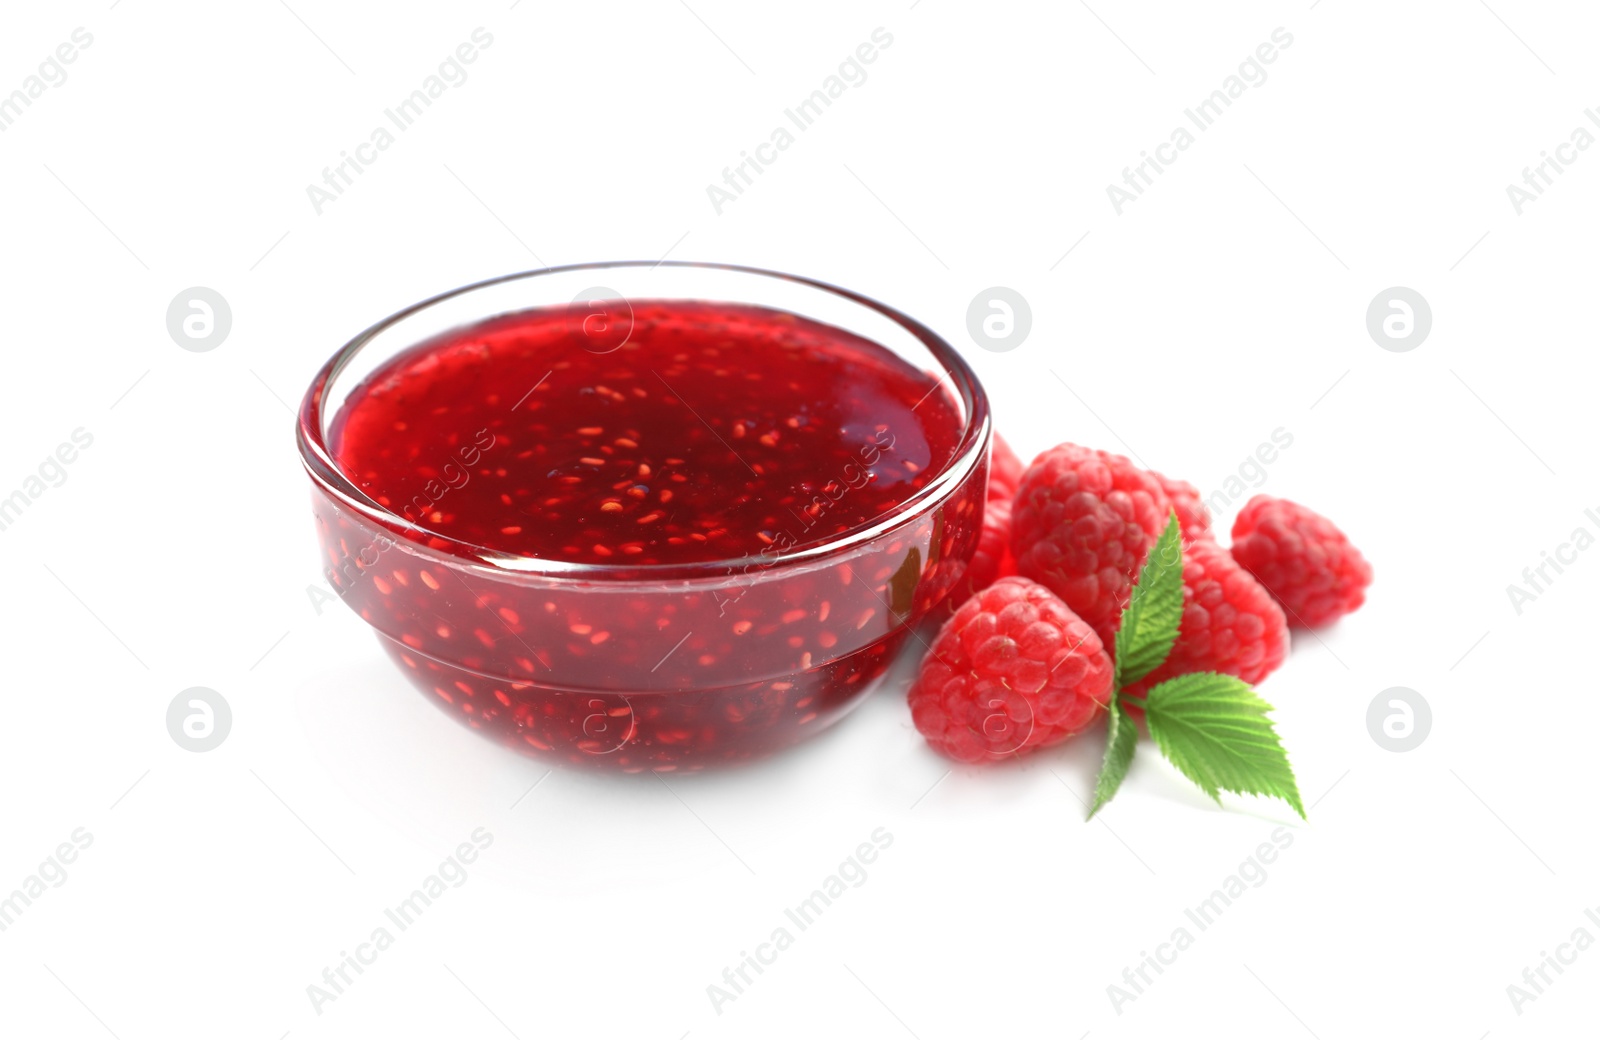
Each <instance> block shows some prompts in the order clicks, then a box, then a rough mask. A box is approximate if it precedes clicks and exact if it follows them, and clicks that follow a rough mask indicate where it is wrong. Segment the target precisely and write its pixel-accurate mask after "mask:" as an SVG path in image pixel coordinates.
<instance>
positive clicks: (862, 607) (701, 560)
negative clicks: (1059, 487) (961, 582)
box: [316, 301, 985, 771]
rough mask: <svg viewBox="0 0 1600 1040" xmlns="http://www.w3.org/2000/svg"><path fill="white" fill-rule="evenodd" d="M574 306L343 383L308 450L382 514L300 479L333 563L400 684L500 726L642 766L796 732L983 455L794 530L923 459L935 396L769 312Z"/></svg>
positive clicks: (953, 437)
mask: <svg viewBox="0 0 1600 1040" xmlns="http://www.w3.org/2000/svg"><path fill="white" fill-rule="evenodd" d="M620 306H622V307H627V306H628V305H626V304H621V305H620ZM585 317H592V316H586V315H578V316H577V318H576V322H577V323H576V324H575V316H574V314H573V312H572V311H571V310H570V309H568V308H549V309H543V310H533V311H524V312H521V313H517V314H512V315H506V316H502V317H499V318H495V319H492V320H490V321H487V322H483V323H481V324H478V325H474V326H471V327H468V328H464V329H457V330H454V331H452V332H450V333H448V334H446V335H444V336H441V337H439V338H436V339H434V340H432V341H429V342H426V343H423V344H420V345H418V346H416V347H413V348H411V349H409V350H407V351H405V352H403V353H401V354H400V355H398V356H396V357H395V358H394V359H392V360H391V361H389V362H387V363H386V364H385V365H383V366H382V367H381V368H379V369H378V370H376V371H375V372H373V373H372V374H371V375H370V376H368V377H367V379H366V380H364V381H363V382H362V384H361V385H360V386H359V387H357V388H356V389H355V390H354V391H353V392H352V393H351V394H350V396H349V397H348V399H347V400H346V401H345V403H344V405H343V407H342V408H341V409H340V411H339V412H338V414H337V416H336V417H335V418H334V421H333V423H332V425H331V427H330V431H329V433H330V436H329V447H330V450H331V452H332V455H333V457H334V459H335V460H336V462H337V463H338V465H339V467H340V469H341V470H343V471H344V473H345V474H346V475H347V476H348V477H349V478H350V480H351V481H353V482H354V483H355V484H356V486H357V487H359V488H360V489H361V490H362V491H363V492H364V493H365V494H366V495H367V496H368V497H369V498H371V499H372V500H373V501H374V502H376V503H377V504H378V505H380V506H382V507H383V509H384V510H386V511H388V513H390V514H393V515H394V516H395V517H401V518H404V519H403V520H397V519H389V520H388V521H387V522H384V523H382V524H381V526H380V525H379V524H377V523H374V521H373V520H371V519H369V518H367V517H364V516H362V515H361V514H359V513H358V512H356V511H354V510H352V509H350V508H348V507H346V506H343V505H340V504H338V503H336V502H335V500H334V499H332V498H331V497H329V496H327V495H326V494H324V493H322V492H320V491H319V492H318V494H317V496H316V507H317V512H318V518H319V523H320V526H321V529H322V535H323V543H324V547H325V548H326V550H327V554H328V561H329V568H328V574H329V580H330V581H331V582H332V583H333V584H334V586H335V587H336V588H337V589H338V590H339V592H340V595H341V596H342V597H344V598H345V599H346V600H347V601H348V602H350V603H351V605H352V606H354V607H355V608H356V609H357V610H358V611H359V612H360V613H361V615H362V617H363V618H365V619H366V620H367V621H369V622H370V623H372V624H373V625H374V626H375V627H376V628H378V630H379V631H380V633H382V635H383V636H384V637H385V638H384V643H385V645H386V647H387V648H388V649H389V651H390V653H391V654H392V655H393V656H395V657H396V659H397V660H398V661H399V662H400V663H401V664H402V665H403V666H404V667H405V668H406V670H407V673H408V675H410V676H411V678H412V679H413V681H414V682H415V683H416V684H417V685H418V686H419V687H420V688H422V689H423V690H424V691H426V692H428V693H430V694H431V695H433V696H435V697H436V698H437V699H438V700H439V702H440V703H441V705H442V706H443V707H446V708H447V709H449V710H451V711H452V712H454V713H456V714H458V715H459V716H461V717H463V718H464V721H466V722H467V723H468V724H469V725H471V726H474V727H475V728H479V729H483V730H487V731H490V732H491V733H492V734H493V735H495V736H497V737H499V738H500V739H501V740H503V741H505V742H506V743H509V744H512V745H514V746H516V747H518V748H519V749H521V750H524V751H529V752H533V753H538V754H542V755H546V756H559V757H561V758H564V759H568V760H571V761H579V762H596V763H597V764H602V765H607V766H611V767H616V768H622V769H624V770H628V771H640V770H643V769H647V768H649V769H657V770H662V771H665V770H668V769H674V768H680V769H681V768H693V767H698V766H700V765H703V764H706V763H708V762H713V761H728V760H737V759H743V758H748V757H751V756H753V755H756V754H759V753H762V752H765V751H769V750H772V749H773V748H776V747H779V746H783V745H784V744H787V743H791V742H792V741H794V740H798V739H800V738H802V737H803V736H805V735H807V734H808V733H810V732H812V731H814V730H816V729H820V728H821V727H822V726H824V725H826V724H827V723H829V722H831V721H833V720H834V719H835V718H837V717H838V716H839V715H840V714H842V712H843V710H844V708H845V707H846V706H848V705H849V704H851V703H852V702H854V701H855V700H856V698H857V697H858V696H859V695H860V694H861V693H862V692H864V691H865V690H866V688H867V687H868V686H869V685H870V683H871V681H872V680H874V679H876V678H877V677H879V676H880V675H881V674H882V672H883V671H884V669H885V668H886V667H887V664H888V663H889V661H890V660H891V658H892V656H893V653H894V652H895V650H896V649H898V647H899V645H900V643H901V642H902V640H903V639H904V637H905V636H906V634H907V633H908V632H909V630H910V626H911V625H913V624H914V623H915V622H916V621H917V620H919V619H920V618H921V617H922V616H924V615H925V614H927V613H928V612H929V611H930V610H931V609H932V608H933V607H934V606H936V605H937V604H939V603H940V601H941V600H942V599H943V598H944V596H945V594H946V593H947V592H948V591H949V589H950V587H951V586H952V585H953V584H954V582H955V581H956V580H957V579H958V578H959V573H960V571H961V570H962V569H963V568H964V567H965V564H966V561H967V560H968V559H969V558H970V556H971V553H972V548H973V545H974V542H975V538H976V526H977V521H978V519H979V518H980V517H981V504H982V493H983V486H984V483H983V482H984V477H985V475H984V473H983V472H982V471H981V469H982V468H981V467H979V468H978V470H977V471H975V473H973V474H971V475H969V477H968V479H967V480H966V481H965V483H964V484H963V485H962V487H961V488H959V489H958V490H957V491H956V492H955V493H954V494H952V495H950V496H949V497H947V498H945V499H944V500H943V501H942V503H940V504H939V505H937V506H936V507H930V508H929V509H926V510H924V511H922V512H920V513H919V512H917V511H915V510H911V511H908V512H907V516H906V517H905V519H904V522H902V523H898V524H896V523H888V524H884V525H882V526H883V528H884V529H883V530H882V531H881V532H880V533H879V534H877V535H875V536H873V537H871V538H863V539H861V540H860V541H859V543H858V544H853V545H851V546H850V547H849V548H847V549H838V550H832V549H830V550H826V551H818V552H815V553H811V554H805V553H804V552H803V550H805V549H807V548H809V547H817V546H821V545H823V544H824V543H829V542H834V541H837V540H838V539H840V538H841V537H842V536H845V535H847V534H848V533H849V532H852V531H857V530H859V529H861V528H864V527H867V526H870V525H872V524H873V523H874V521H879V520H881V519H882V518H885V517H887V516H889V515H891V514H894V513H895V511H896V510H897V509H898V508H899V507H901V506H903V505H904V504H905V503H906V502H907V501H908V500H909V499H911V498H913V497H914V496H916V495H917V493H918V492H919V491H920V490H921V489H923V488H924V487H925V486H926V485H927V484H928V482H929V481H930V480H934V479H936V478H937V477H938V476H939V475H940V474H941V473H942V472H943V470H944V469H945V468H946V467H947V466H948V465H949V464H950V463H951V461H952V459H953V457H954V455H955V453H956V451H957V448H958V446H959V444H960V442H961V439H962V437H963V435H964V432H965V431H964V423H965V420H964V419H963V417H962V416H961V413H960V411H959V406H958V404H957V402H956V401H955V399H954V398H953V397H952V396H951V394H950V393H949V391H948V390H946V389H944V388H943V387H942V386H941V385H940V382H939V381H938V380H937V379H936V378H935V376H933V375H930V374H928V373H925V372H921V371H918V370H917V369H915V368H913V367H912V366H910V365H909V364H907V363H906V362H905V361H903V360H901V359H900V358H899V357H897V356H896V355H894V354H893V353H891V352H890V351H888V350H885V349H884V348H883V347H881V346H879V345H877V344H875V343H872V342H870V341H868V340H865V339H862V338H860V337H858V336H855V335H853V334H850V333H847V332H845V331H843V330H841V329H838V328H834V327H831V326H827V325H822V324H818V323H816V322H813V321H810V320H808V319H804V318H799V317H797V316H795V315H792V314H788V313H785V312H781V311H774V310H768V309H765V308H758V307H753V306H746V305H735V304H723V303H700V302H686V301H647V302H634V303H632V305H631V314H630V313H627V312H624V313H622V314H613V315H611V316H610V317H611V319H612V320H611V321H610V322H609V323H606V324H601V325H600V326H599V329H600V330H601V334H600V335H598V336H597V335H596V327H595V326H593V325H585V324H583V321H584V319H585ZM974 478H975V479H974ZM974 489H975V490H974ZM797 553H799V554H801V555H800V556H799V557H798V558H796V557H795V554H797ZM485 561H488V563H486V562H485ZM519 561H527V562H526V564H521V565H519ZM534 561H538V562H537V563H534ZM489 564H493V566H490V565H489ZM597 568H598V569H597Z"/></svg>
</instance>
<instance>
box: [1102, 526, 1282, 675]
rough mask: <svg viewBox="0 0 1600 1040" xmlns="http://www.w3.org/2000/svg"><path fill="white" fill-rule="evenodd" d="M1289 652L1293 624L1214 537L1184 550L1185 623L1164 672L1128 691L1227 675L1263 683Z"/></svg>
mask: <svg viewBox="0 0 1600 1040" xmlns="http://www.w3.org/2000/svg"><path fill="white" fill-rule="evenodd" d="M1288 649H1289V625H1288V623H1287V622H1286V621H1285V620H1284V617H1283V610H1282V609H1281V608H1280V607H1279V606H1278V604H1277V601H1276V600H1274V599H1273V598H1272V595H1271V593H1269V592H1267V590H1266V589H1265V588H1263V587H1262V586H1261V583H1260V582H1258V581H1256V580H1255V579H1254V578H1252V577H1251V576H1250V574H1249V572H1248V571H1246V570H1245V569H1244V568H1243V567H1241V566H1239V564H1238V563H1236V562H1235V561H1234V559H1233V557H1232V556H1231V555H1229V553H1228V550H1226V549H1224V548H1223V547H1222V546H1220V545H1218V544H1217V543H1216V542H1214V541H1212V540H1211V539H1209V538H1202V539H1200V540H1199V541H1195V542H1191V543H1189V544H1188V545H1186V546H1184V550H1183V619H1182V621H1180V622H1179V624H1178V641H1177V642H1176V643H1174V644H1173V646H1172V653H1170V654H1168V655H1167V659H1166V660H1165V661H1163V662H1162V663H1161V667H1159V668H1157V669H1156V670H1155V671H1153V672H1151V673H1150V674H1149V675H1148V676H1146V677H1145V678H1144V679H1142V680H1140V681H1139V682H1137V683H1134V684H1133V685H1132V686H1130V687H1129V688H1128V692H1129V693H1131V694H1134V695H1135V696H1142V695H1143V693H1144V691H1145V690H1146V689H1148V688H1149V687H1151V686H1154V685H1155V684H1156V683H1158V682H1161V681H1162V680H1164V679H1170V678H1172V677H1173V676H1175V675H1187V674H1188V673H1190V672H1221V673H1223V674H1224V675H1236V676H1238V677H1239V678H1240V679H1243V680H1244V681H1245V682H1247V683H1252V684H1254V683H1258V682H1260V681H1261V680H1262V679H1265V678H1266V677H1267V676H1268V675H1269V674H1271V673H1272V672H1274V671H1276V670H1277V667H1278V666H1279V665H1280V664H1282V663H1283V658H1284V655H1285V654H1286V653H1287V652H1288Z"/></svg>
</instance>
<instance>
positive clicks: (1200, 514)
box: [1150, 470, 1213, 542]
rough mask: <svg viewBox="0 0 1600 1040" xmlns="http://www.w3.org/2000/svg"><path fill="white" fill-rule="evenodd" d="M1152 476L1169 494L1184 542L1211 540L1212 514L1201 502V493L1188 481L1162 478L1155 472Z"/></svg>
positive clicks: (1152, 471) (1151, 472)
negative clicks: (1200, 539) (1202, 539)
mask: <svg viewBox="0 0 1600 1040" xmlns="http://www.w3.org/2000/svg"><path fill="white" fill-rule="evenodd" d="M1150 475H1151V476H1152V477H1155V478H1156V483H1158V484H1160V485H1161V490H1162V491H1165V492H1166V493H1167V498H1168V499H1169V500H1171V502H1172V509H1173V511H1174V512H1176V513H1177V514H1178V530H1179V531H1181V532H1182V533H1183V540H1184V541H1186V542H1192V541H1194V540H1195V539H1196V538H1211V537H1213V535H1212V533H1211V513H1210V512H1209V511H1208V510H1207V509H1206V504H1205V503H1204V502H1202V501H1201V500H1200V492H1199V491H1198V490H1197V489H1196V488H1195V486H1194V485H1193V484H1191V483H1189V482H1188V481H1186V480H1174V479H1172V478H1171V477H1167V476H1162V475H1161V474H1160V473H1157V472H1156V471H1155V470H1151V471H1150Z"/></svg>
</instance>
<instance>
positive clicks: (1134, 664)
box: [1115, 513, 1183, 690]
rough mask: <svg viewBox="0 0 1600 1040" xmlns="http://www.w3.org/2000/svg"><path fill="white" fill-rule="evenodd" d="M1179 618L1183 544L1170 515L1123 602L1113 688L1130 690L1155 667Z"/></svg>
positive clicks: (1167, 650) (1169, 643)
mask: <svg viewBox="0 0 1600 1040" xmlns="http://www.w3.org/2000/svg"><path fill="white" fill-rule="evenodd" d="M1182 619H1183V539H1182V537H1181V536H1180V535H1179V533H1178V516H1177V514H1176V513H1173V514H1171V516H1170V517H1169V519H1168V520H1167V529H1166V530H1165V531H1163V532H1161V537H1160V538H1157V539H1156V544H1155V545H1153V546H1151V547H1150V552H1149V554H1148V555H1147V556H1146V557H1145V561H1144V567H1143V568H1142V569H1141V570H1140V571H1139V583H1138V584H1137V585H1135V586H1134V587H1133V594H1132V595H1131V596H1129V597H1128V605H1127V606H1126V607H1125V608H1123V611H1122V624H1121V625H1120V626H1119V627H1118V629H1117V642H1116V648H1115V650H1116V654H1115V657H1116V660H1115V666H1116V673H1117V677H1116V682H1117V689H1119V690H1120V689H1122V688H1123V687H1124V686H1129V685H1132V684H1133V683H1136V682H1138V681H1139V680H1140V679H1143V678H1144V677H1145V676H1147V675H1149V674H1150V673H1151V672H1153V671H1155V670H1156V669H1157V668H1158V667H1160V665H1161V662H1162V661H1165V660H1166V659H1167V654H1169V653H1171V652H1172V644H1173V643H1174V642H1175V641H1176V640H1177V638H1178V622H1179V621H1181V620H1182Z"/></svg>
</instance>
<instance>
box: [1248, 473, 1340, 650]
mask: <svg viewBox="0 0 1600 1040" xmlns="http://www.w3.org/2000/svg"><path fill="white" fill-rule="evenodd" d="M1233 558H1234V559H1236V560H1238V561H1239V564H1240V566H1242V567H1244V569H1245V570H1247V571H1249V572H1250V573H1251V574H1254V575H1255V576H1256V578H1257V580H1259V581H1260V582H1261V584H1263V585H1265V586H1266V587H1267V588H1268V589H1269V590H1271V592H1272V594H1273V596H1275V597H1277V600H1278V602H1279V603H1281V604H1283V608H1284V610H1286V611H1288V614H1289V620H1290V621H1292V622H1293V623H1294V624H1295V625H1297V626H1302V627H1313V626H1316V625H1325V624H1327V623H1328V622H1330V621H1334V620H1336V619H1337V618H1341V617H1343V616H1344V615H1346V614H1348V613H1350V612H1351V611H1352V610H1355V609H1356V608H1357V607H1359V606H1361V604H1362V603H1363V602H1364V601H1365V600H1366V598H1367V597H1366V588H1367V586H1368V585H1370V584H1372V565H1371V564H1369V563H1367V561H1366V559H1365V558H1364V557H1363V556H1362V555H1361V553H1360V552H1359V551H1358V550H1357V549H1356V547H1355V546H1353V545H1351V544H1350V540H1349V539H1348V538H1346V537H1345V536H1344V532H1343V531H1340V530H1339V529H1338V528H1337V527H1335V526H1333V523H1332V521H1330V520H1328V519H1327V518H1325V517H1322V516H1319V515H1318V514H1316V513H1313V512H1312V511H1311V510H1309V509H1307V508H1306V507H1305V506H1302V505H1296V504H1295V503H1293V502H1289V501H1286V500H1284V499H1281V498H1269V497H1267V496H1266V495H1257V496H1256V497H1255V498H1252V499H1251V500H1250V501H1249V502H1247V503H1245V507H1244V511H1243V512H1241V513H1240V514H1239V518H1238V519H1237V520H1235V521H1234V522H1233Z"/></svg>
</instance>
